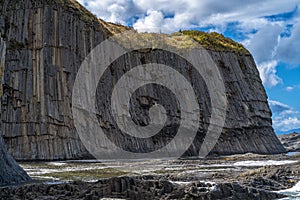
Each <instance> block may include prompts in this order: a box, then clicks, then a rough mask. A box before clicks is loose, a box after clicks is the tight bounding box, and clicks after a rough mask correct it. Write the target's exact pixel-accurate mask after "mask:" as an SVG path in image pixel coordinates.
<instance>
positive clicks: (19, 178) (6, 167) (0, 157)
mask: <svg viewBox="0 0 300 200" xmlns="http://www.w3.org/2000/svg"><path fill="white" fill-rule="evenodd" d="M5 51H6V44H5V42H4V41H3V40H2V38H0V58H1V59H0V74H1V75H2V73H3V67H4V60H5ZM2 82H3V79H0V83H2ZM1 94H2V90H1V89H0V95H1ZM0 108H1V105H0ZM0 127H1V122H0ZM0 133H2V132H1V130H0ZM29 180H30V177H29V176H28V175H27V173H26V172H25V171H24V170H23V169H22V168H21V167H20V166H19V165H18V164H17V163H16V161H15V160H14V159H13V158H12V157H11V156H10V155H9V154H8V153H7V149H6V145H5V143H4V140H3V138H2V135H0V186H2V185H9V184H19V183H22V182H25V181H29Z"/></svg>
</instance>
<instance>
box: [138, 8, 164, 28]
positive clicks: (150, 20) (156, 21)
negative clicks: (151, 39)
mask: <svg viewBox="0 0 300 200" xmlns="http://www.w3.org/2000/svg"><path fill="white" fill-rule="evenodd" d="M163 21H164V15H163V14H162V13H161V12H160V11H156V10H148V11H147V16H146V17H145V18H141V19H139V20H137V22H136V23H135V24H134V25H133V27H134V28H135V29H137V30H139V31H141V32H160V31H161V28H162V25H163V23H164V22H163Z"/></svg>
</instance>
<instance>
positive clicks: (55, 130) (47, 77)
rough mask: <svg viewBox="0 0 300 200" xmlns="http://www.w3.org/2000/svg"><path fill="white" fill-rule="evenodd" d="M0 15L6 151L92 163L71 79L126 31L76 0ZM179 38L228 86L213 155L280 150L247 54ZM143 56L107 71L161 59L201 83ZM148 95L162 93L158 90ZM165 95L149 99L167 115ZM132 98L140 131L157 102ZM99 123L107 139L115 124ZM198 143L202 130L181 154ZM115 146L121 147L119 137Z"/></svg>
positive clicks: (5, 8)
mask: <svg viewBox="0 0 300 200" xmlns="http://www.w3.org/2000/svg"><path fill="white" fill-rule="evenodd" d="M0 10H1V18H0V31H1V37H2V38H4V40H5V41H6V43H7V51H6V56H5V68H4V73H3V78H4V83H3V84H2V87H3V96H2V111H1V113H2V116H1V117H2V122H3V124H2V133H3V137H4V140H5V142H6V144H7V146H8V149H9V153H11V154H12V155H13V157H14V158H15V159H17V160H57V159H80V158H87V157H89V156H90V154H89V153H88V152H87V151H86V149H85V148H84V146H83V145H82V143H81V141H80V138H79V136H78V134H77V132H76V129H75V128H74V121H73V116H72V112H71V106H72V105H71V102H72V99H71V98H72V89H73V84H74V81H75V78H76V74H77V71H78V69H79V67H80V65H81V63H82V61H83V60H84V58H85V57H86V56H87V55H88V54H89V52H90V51H91V50H92V49H93V48H94V47H95V46H97V45H98V44H100V43H101V42H102V41H104V40H105V39H106V38H107V37H109V36H110V35H112V34H114V33H116V32H121V31H124V30H127V29H128V28H126V27H123V26H118V25H113V24H110V23H106V22H103V21H102V20H98V19H97V18H96V17H95V16H93V15H92V14H91V13H89V12H88V11H87V10H86V9H85V8H83V7H82V6H81V5H79V4H78V3H77V2H76V1H75V0H45V1H44V0H23V1H21V0H1V1H0ZM197 34H199V35H197ZM201 34H202V35H201ZM178 35H182V36H184V35H188V36H189V37H192V38H193V39H194V40H196V41H197V42H199V43H200V44H202V45H203V46H204V47H205V48H206V49H207V50H208V51H209V53H210V55H211V57H212V58H213V60H214V61H215V62H216V63H217V65H218V68H219V70H220V72H221V74H222V76H223V79H224V82H225V87H226V94H227V98H228V103H229V104H228V111H227V116H226V122H225V127H224V129H223V132H222V135H221V137H220V139H219V140H218V143H217V145H216V146H215V148H214V149H213V151H212V152H211V153H212V154H219V155H224V154H236V153H246V152H253V153H267V154H269V153H282V152H284V151H285V149H284V148H283V147H282V145H281V144H280V142H279V140H278V139H277V137H276V136H275V134H274V131H273V128H272V122H271V111H270V109H269V106H268V103H267V97H266V93H265V90H264V88H263V86H262V82H261V80H260V78H259V74H258V70H257V68H256V65H255V62H254V60H253V58H252V56H251V55H250V54H249V52H248V51H247V50H245V49H244V48H243V47H242V46H241V45H239V44H237V43H234V42H233V41H230V40H228V39H226V38H224V37H223V36H221V35H218V34H216V33H213V34H204V33H195V32H182V33H177V34H176V37H178ZM200 35H201V37H200ZM174 37H175V36H174ZM145 53H147V52H133V53H132V54H130V56H127V57H123V58H122V59H123V60H122V59H119V60H117V61H115V62H114V63H112V66H111V68H112V69H116V71H118V70H120V71H122V70H123V68H122V67H126V66H124V65H122V64H124V63H129V66H137V65H141V64H145V63H151V62H155V61H157V60H161V61H166V62H165V64H172V63H170V62H175V64H176V62H179V63H180V65H181V66H183V67H182V72H183V74H186V76H187V77H189V79H190V81H191V82H194V83H195V84H200V85H201V84H202V83H203V82H201V80H198V79H197V77H195V76H194V75H193V74H190V72H189V71H188V69H189V67H188V63H187V62H185V61H182V60H177V61H174V60H172V59H173V57H172V55H169V54H166V53H164V52H161V51H160V50H153V51H151V52H150V54H147V55H145ZM169 61H170V62H169ZM168 62H169V63H168ZM173 64H174V63H173ZM177 64H178V63H177ZM178 65H179V64H178ZM184 66H185V67H184ZM185 70H186V71H185ZM116 71H114V70H112V71H111V72H110V74H108V75H109V76H112V77H114V76H117V75H116V74H118V73H117V72H116ZM115 78H116V80H117V78H120V77H115ZM175 81H176V80H175ZM101 87H105V86H101V85H99V88H100V89H99V90H98V91H101ZM145 90H147V88H146V89H145ZM148 90H149V91H160V89H159V88H158V89H157V90H153V88H152V90H151V88H150V89H149V88H148ZM204 91H205V88H204ZM163 94H165V95H163ZM167 94H168V93H162V94H161V95H159V96H158V95H157V94H152V96H156V99H155V102H161V103H163V104H166V105H168V106H169V108H168V109H169V110H171V111H172V110H173V111H174V112H176V109H177V105H176V103H174V104H170V103H169V100H168V98H170V95H167ZM97 95H98V98H97V102H98V103H97V106H98V107H97V108H98V109H100V110H101V106H102V105H103V104H102V103H101V102H108V101H110V99H109V98H108V97H109V95H102V94H101V93H100V94H99V93H98V94H97ZM136 95H138V96H137V98H136V99H137V101H133V104H136V105H137V106H140V109H141V110H140V112H138V111H135V112H133V113H132V114H133V117H135V118H137V119H140V120H136V121H137V123H139V124H140V125H145V124H147V113H146V112H143V110H145V109H146V110H147V109H149V107H150V106H151V105H152V104H153V103H154V101H153V98H152V96H151V94H148V96H147V94H142V92H141V93H139V92H137V93H136ZM157 96H158V97H157ZM105 98H106V99H105ZM205 100H207V99H205V98H203V99H202V100H201V101H202V103H203V107H204V108H203V112H204V113H203V114H204V118H203V119H201V120H202V121H201V124H203V125H202V126H201V127H202V128H205V127H207V123H208V116H209V108H207V107H209V106H207V105H206V104H205ZM152 101H153V102H152ZM145 113H146V114H145ZM174 114H176V113H174ZM99 123H100V124H101V126H102V127H103V128H104V129H106V130H107V132H108V134H111V135H116V134H114V130H115V129H114V128H113V126H112V125H111V124H109V123H107V122H105V121H102V119H101V116H99ZM172 130H173V129H172V127H170V129H168V131H169V132H170V134H171V135H172V134H173V133H172ZM113 137H118V136H113ZM202 139H203V130H199V131H198V134H197V137H196V139H195V141H194V144H193V145H192V146H191V148H190V149H189V150H188V151H187V152H186V155H197V151H199V146H200V145H201V142H202ZM115 141H119V142H120V143H122V142H123V140H122V139H118V138H115ZM156 143H158V144H159V145H162V144H163V143H160V142H156ZM122 145H123V144H120V146H122ZM143 145H144V146H143ZM125 146H126V145H125ZM147 146H148V145H147V143H146V144H145V143H142V144H141V145H140V146H139V148H145V151H147V149H146V148H147ZM125 148H126V147H125ZM128 148H129V147H128Z"/></svg>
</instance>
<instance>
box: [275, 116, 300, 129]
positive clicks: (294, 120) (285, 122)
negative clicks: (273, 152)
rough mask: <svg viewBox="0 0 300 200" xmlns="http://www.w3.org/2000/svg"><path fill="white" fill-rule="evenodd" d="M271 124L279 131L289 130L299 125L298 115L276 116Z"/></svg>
mask: <svg viewBox="0 0 300 200" xmlns="http://www.w3.org/2000/svg"><path fill="white" fill-rule="evenodd" d="M273 126H274V128H275V129H277V130H279V131H289V130H292V129H297V128H299V127H300V118H299V117H288V118H282V117H276V118H274V119H273Z"/></svg>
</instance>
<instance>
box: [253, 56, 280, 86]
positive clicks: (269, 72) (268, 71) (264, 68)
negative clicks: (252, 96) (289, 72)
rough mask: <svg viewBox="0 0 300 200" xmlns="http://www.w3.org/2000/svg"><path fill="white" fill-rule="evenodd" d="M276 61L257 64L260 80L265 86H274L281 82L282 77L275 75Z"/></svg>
mask: <svg viewBox="0 0 300 200" xmlns="http://www.w3.org/2000/svg"><path fill="white" fill-rule="evenodd" d="M277 65H278V63H277V61H270V62H264V63H261V64H259V65H258V71H259V74H260V77H261V80H262V82H263V84H264V85H266V86H270V87H272V86H275V85H277V84H279V83H282V79H281V78H279V77H278V76H277V75H276V72H277V71H276V67H277Z"/></svg>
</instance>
